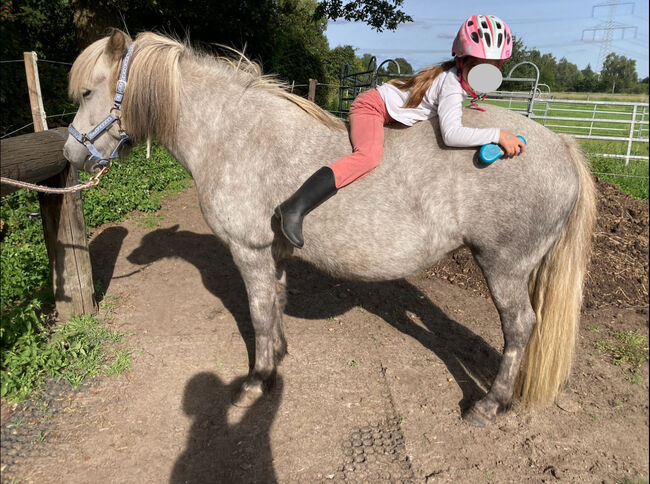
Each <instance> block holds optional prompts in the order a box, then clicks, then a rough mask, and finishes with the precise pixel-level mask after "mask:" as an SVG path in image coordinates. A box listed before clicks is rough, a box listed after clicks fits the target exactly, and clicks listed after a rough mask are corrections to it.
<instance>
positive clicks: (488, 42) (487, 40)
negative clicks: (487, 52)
mask: <svg viewBox="0 0 650 484" xmlns="http://www.w3.org/2000/svg"><path fill="white" fill-rule="evenodd" d="M483 38H484V39H485V43H486V44H487V46H488V47H492V42H491V41H490V34H488V33H487V32H485V33H484V34H483Z"/></svg>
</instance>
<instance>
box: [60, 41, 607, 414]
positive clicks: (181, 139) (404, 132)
mask: <svg viewBox="0 0 650 484" xmlns="http://www.w3.org/2000/svg"><path fill="white" fill-rule="evenodd" d="M129 42H130V39H129V38H128V37H127V36H126V35H125V34H123V33H121V32H119V31H117V32H115V33H114V34H113V35H112V36H111V37H109V38H106V39H102V40H100V41H98V42H97V43H95V44H93V45H92V46H91V47H89V48H88V49H87V50H86V51H85V52H84V53H82V54H81V56H80V57H79V59H78V60H77V61H76V62H75V65H74V67H73V71H72V77H71V86H70V89H71V92H73V93H78V92H81V91H82V90H83V89H86V90H88V89H90V90H91V91H93V94H92V95H91V96H90V97H89V98H88V99H87V100H84V101H83V102H82V104H81V106H80V109H79V112H78V114H77V116H76V117H75V120H74V124H75V126H77V127H78V128H80V129H81V128H83V129H85V128H88V127H92V123H93V121H94V120H96V119H98V118H101V117H102V116H105V113H106V110H107V109H109V107H108V108H107V106H109V105H110V103H109V102H108V101H107V99H110V98H111V97H112V89H113V87H114V85H112V84H111V79H112V77H113V74H114V70H115V69H116V66H117V65H118V64H119V57H120V55H119V54H120V53H121V52H123V50H124V49H125V47H126V46H127V45H128V43H129ZM135 42H136V50H135V54H134V57H133V60H132V65H131V69H130V73H129V84H128V87H127V93H126V95H125V100H124V108H123V112H122V115H123V125H124V127H125V129H126V131H127V132H128V134H129V135H131V136H133V135H135V136H137V137H140V138H144V137H146V136H153V137H156V138H157V139H158V140H160V141H161V142H163V143H164V144H165V146H167V148H168V149H169V150H170V151H171V153H172V154H173V155H174V156H175V157H176V158H177V159H178V161H179V162H180V163H181V164H183V166H185V168H187V170H188V171H189V172H190V173H191V175H192V177H193V178H194V180H195V182H196V187H197V191H198V195H199V201H200V205H201V209H202V212H203V215H204V217H205V220H206V222H207V223H208V225H209V226H210V228H211V229H212V230H213V232H214V233H215V234H216V235H217V236H218V237H219V238H220V239H221V240H222V241H224V243H226V244H227V245H228V247H229V248H230V251H231V253H232V255H233V259H234V261H235V263H236V264H237V266H238V268H239V270H240V271H241V274H242V277H243V279H244V282H245V284H246V288H247V292H248V297H249V303H250V311H251V318H252V321H253V325H254V328H255V364H254V367H253V369H252V371H251V373H250V375H249V377H248V380H247V383H246V384H245V385H244V389H243V392H242V400H246V399H247V397H250V396H251V395H253V396H254V395H255V394H256V392H259V391H260V390H261V389H262V386H263V383H264V382H268V381H271V380H272V377H273V375H274V373H275V371H276V364H277V362H279V361H280V359H281V358H282V357H283V356H284V354H285V352H286V342H285V339H284V334H283V330H282V313H283V307H284V302H285V283H286V280H285V278H286V276H285V272H284V262H285V261H286V259H287V258H288V257H291V256H295V257H299V258H300V259H303V260H305V261H307V262H309V263H311V264H313V265H315V266H316V267H318V268H320V269H322V270H324V271H326V272H329V273H331V274H334V275H337V276H341V277H348V278H355V279H362V280H386V279H395V278H400V277H404V276H408V275H410V274H414V273H417V272H419V271H421V270H423V269H425V268H428V267H430V266H432V265H433V264H434V263H435V262H436V261H437V260H439V259H440V258H442V257H444V256H445V255H447V254H448V253H449V252H451V251H453V250H455V249H456V248H458V247H460V246H463V245H465V246H468V247H469V248H470V249H471V250H472V253H473V254H474V257H475V258H476V260H477V262H478V263H479V265H480V266H481V268H482V269H483V272H484V274H485V277H486V280H487V282H488V285H489V287H490V291H491V293H492V297H493V300H494V302H495V304H496V306H497V309H498V311H499V314H500V317H501V321H502V327H503V330H504V337H505V348H504V357H503V361H502V363H501V367H500V369H499V373H498V375H497V377H496V379H495V381H494V384H493V385H492V388H491V389H490V391H489V392H488V393H487V395H486V396H485V397H484V398H483V399H482V400H480V401H479V402H477V403H475V404H474V406H473V407H472V409H470V411H469V412H468V413H467V416H468V418H469V419H471V420H472V421H474V422H475V423H478V424H482V423H485V421H486V420H487V419H492V418H494V417H495V415H496V413H497V411H498V410H499V409H502V408H504V407H506V406H507V405H508V403H509V401H510V399H511V397H512V395H513V391H514V385H515V379H516V377H517V375H518V373H519V370H520V366H521V361H522V358H523V357H524V352H525V348H526V347H528V350H527V351H526V355H527V356H526V359H525V360H524V363H523V367H522V368H523V370H522V373H521V378H520V379H519V381H520V385H519V389H520V395H521V397H522V398H523V400H524V401H526V402H531V403H535V402H538V403H548V402H549V401H551V400H552V399H553V398H554V397H555V395H556V394H557V392H558V391H559V388H560V386H561V384H562V383H563V382H564V381H565V380H566V378H567V377H568V375H569V371H570V362H571V355H572V350H573V346H574V333H575V330H576V328H577V322H578V318H579V309H580V303H581V294H582V279H583V276H584V271H585V267H586V262H587V258H588V254H589V242H590V238H591V231H592V226H593V221H594V213H595V207H594V193H593V182H592V180H591V178H590V175H589V172H588V170H587V168H586V164H585V160H584V157H583V156H582V155H581V154H580V152H579V150H578V149H577V147H576V145H575V142H574V141H573V140H570V139H568V138H564V137H562V136H560V135H557V134H554V133H552V132H551V131H549V130H547V129H546V128H544V127H543V126H541V125H539V124H537V123H535V122H533V121H531V120H529V119H527V118H525V117H523V116H521V115H519V114H516V113H513V112H510V111H508V110H505V109H502V108H498V107H495V106H486V107H487V112H485V113H481V112H478V111H474V110H467V112H466V113H465V114H464V119H463V123H464V124H465V125H467V126H471V127H487V126H499V127H501V128H503V129H505V130H507V131H511V132H516V133H520V134H522V135H524V137H525V138H526V139H527V140H528V148H527V150H526V152H525V153H524V154H523V155H521V156H520V157H517V158H515V159H507V160H500V161H499V162H497V163H495V164H493V165H490V166H488V167H481V166H480V164H479V163H478V162H477V154H476V150H474V149H453V148H448V147H445V146H444V144H443V143H442V141H441V139H440V130H439V129H438V126H437V121H436V120H435V119H434V120H431V121H427V122H421V123H419V124H417V125H415V126H413V127H411V128H408V129H403V128H400V127H399V126H391V127H388V128H386V130H385V135H386V136H385V150H384V158H383V161H382V163H381V164H380V165H379V167H378V168H377V170H376V171H375V172H374V173H373V174H372V175H370V176H368V177H366V178H365V179H363V180H360V181H358V182H356V183H354V184H352V185H350V186H348V187H346V188H345V189H343V190H341V191H340V192H339V194H338V195H337V197H334V198H332V199H330V200H329V201H327V202H326V203H325V204H324V205H323V206H322V207H320V208H317V209H316V210H314V212H312V213H311V214H310V216H309V217H308V218H307V220H306V222H305V225H304V235H305V239H306V240H308V241H309V243H308V244H307V245H306V246H305V248H304V249H302V250H300V251H293V250H292V248H291V247H290V246H289V244H288V242H286V240H284V237H283V236H282V234H281V233H280V232H279V230H278V226H277V221H276V220H275V219H274V217H273V211H274V208H275V207H276V206H277V205H278V204H279V203H281V202H282V201H283V200H285V199H286V198H287V197H288V196H289V195H291V193H293V192H294V191H295V189H296V188H297V187H298V186H300V184H301V182H302V181H303V180H304V179H306V177H307V176H308V175H309V174H311V173H313V172H314V171H315V170H316V169H317V168H319V167H320V166H323V165H327V164H329V163H331V162H332V161H334V160H336V159H339V158H341V157H342V156H344V155H346V154H348V153H349V152H350V151H351V147H350V143H349V140H348V136H347V131H346V130H344V129H342V125H341V123H340V121H338V120H336V119H335V118H333V117H331V116H330V115H328V114H326V113H324V112H323V111H322V110H320V108H318V107H316V106H315V105H313V104H311V103H308V102H307V101H305V100H303V99H300V98H297V97H296V96H293V95H291V94H288V93H287V92H286V91H284V90H282V89H281V88H280V87H279V86H278V83H276V82H274V81H271V80H269V79H268V78H265V77H263V76H261V75H260V73H259V70H258V69H257V68H256V67H255V66H254V65H252V64H250V63H249V62H248V61H247V60H245V59H241V60H240V61H239V62H237V61H231V60H225V59H222V58H215V57H212V56H208V55H202V54H197V53H196V52H194V51H193V50H192V49H191V48H189V47H188V46H186V45H183V44H181V43H178V42H176V41H174V40H172V39H168V38H166V37H161V36H158V35H155V34H152V33H143V34H140V35H139V36H138V37H137V39H136V40H135ZM91 54H92V55H91ZM80 80H83V82H85V83H86V85H85V86H82V85H77V83H78V82H81V81H80ZM135 106H137V108H136V107H135ZM109 141H110V138H109V137H107V140H106V141H104V142H105V143H107V145H106V146H105V149H106V150H109V149H110V143H108V142H109ZM66 154H67V156H68V158H69V159H70V161H71V162H72V163H74V164H75V165H77V166H79V167H83V166H84V162H85V158H86V156H87V153H84V152H83V147H82V146H81V147H80V146H76V145H74V143H73V142H70V141H69V142H68V143H67V144H66ZM529 289H530V294H529ZM531 303H532V304H531ZM536 322H537V325H535V323H536ZM533 329H534V330H533ZM531 334H532V335H533V338H532V339H531V342H530V344H528V345H527V343H528V340H529V337H530V335H531ZM324 371H326V370H324Z"/></svg>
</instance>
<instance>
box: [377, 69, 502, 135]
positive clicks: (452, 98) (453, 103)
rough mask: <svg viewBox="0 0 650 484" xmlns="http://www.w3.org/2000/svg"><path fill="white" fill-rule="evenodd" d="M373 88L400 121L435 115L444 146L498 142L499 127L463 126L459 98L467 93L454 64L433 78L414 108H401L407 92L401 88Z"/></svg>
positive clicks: (385, 86) (392, 114)
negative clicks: (420, 100)
mask: <svg viewBox="0 0 650 484" xmlns="http://www.w3.org/2000/svg"><path fill="white" fill-rule="evenodd" d="M377 91H379V94H380V95H381V97H382V99H383V100H384V102H385V103H386V109H387V110H388V114H390V115H391V117H392V118H393V119H394V120H395V121H399V122H400V123H402V124H405V125H407V126H412V125H413V124H415V123H416V122H418V121H424V120H426V119H430V118H433V117H434V116H436V115H437V116H438V119H439V121H440V130H441V131H442V139H443V141H444V142H445V144H446V145H447V146H457V147H464V146H480V145H484V144H487V143H498V141H499V134H500V130H499V128H487V129H481V128H467V127H465V126H463V101H464V100H466V99H469V98H470V95H469V94H467V92H465V90H464V89H463V88H462V87H461V85H460V81H459V80H458V71H457V70H456V68H455V67H452V68H451V69H449V70H448V71H444V72H442V73H441V74H440V75H439V76H438V77H436V78H435V80H434V81H433V82H432V83H431V86H430V87H429V89H428V90H427V92H426V94H425V95H424V97H423V98H422V102H421V103H420V105H419V106H418V107H416V108H403V107H402V106H404V104H406V100H407V99H408V97H409V94H410V91H402V90H401V89H399V88H398V87H396V86H394V85H392V84H388V83H386V84H382V85H381V86H379V87H377Z"/></svg>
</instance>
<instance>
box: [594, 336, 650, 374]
mask: <svg viewBox="0 0 650 484" xmlns="http://www.w3.org/2000/svg"><path fill="white" fill-rule="evenodd" d="M594 344H595V346H596V348H598V349H599V350H600V351H602V352H603V353H604V354H605V355H606V356H607V357H608V358H611V360H612V361H613V362H614V364H615V365H617V366H621V367H622V368H624V369H625V370H626V372H628V380H629V381H630V382H632V383H640V382H641V381H642V379H641V377H640V376H639V374H638V371H639V369H640V368H641V366H643V365H644V364H645V363H647V362H648V340H647V339H646V337H645V336H643V335H642V334H640V333H639V331H638V330H635V331H614V332H613V333H612V335H611V337H610V338H606V339H602V340H599V341H597V342H596V343H594Z"/></svg>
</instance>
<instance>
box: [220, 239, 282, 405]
mask: <svg viewBox="0 0 650 484" xmlns="http://www.w3.org/2000/svg"><path fill="white" fill-rule="evenodd" d="M231 252H232V256H233V259H234V261H235V264H236V265H237V267H238V268H239V271H240V273H241V275H242V278H243V279H244V283H245V285H246V292H247V293H248V304H249V308H250V315H251V321H252V323H253V329H254V331H255V362H254V364H253V367H252V369H251V370H250V372H249V374H248V377H247V378H246V381H245V382H244V384H243V385H242V388H241V390H240V392H239V393H238V395H236V396H235V400H234V402H233V403H234V404H235V405H237V406H250V405H252V404H253V403H255V402H256V401H257V400H258V399H259V398H260V397H261V396H262V394H263V392H264V390H265V389H267V388H268V387H269V386H270V385H271V384H272V383H273V378H274V377H275V372H276V361H277V360H276V358H278V357H280V356H283V355H284V352H286V342H285V340H284V334H282V326H281V323H280V322H279V321H278V318H280V317H281V315H282V313H281V311H282V307H281V304H280V303H281V300H279V299H278V292H277V286H276V283H277V281H276V265H275V261H274V259H273V257H272V255H271V249H270V248H264V249H253V248H244V247H241V246H235V247H231Z"/></svg>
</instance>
